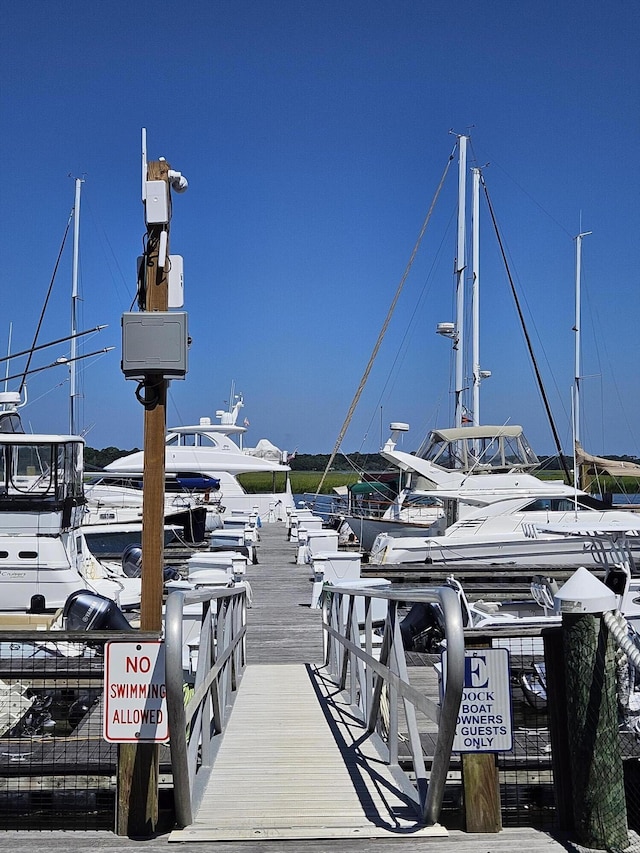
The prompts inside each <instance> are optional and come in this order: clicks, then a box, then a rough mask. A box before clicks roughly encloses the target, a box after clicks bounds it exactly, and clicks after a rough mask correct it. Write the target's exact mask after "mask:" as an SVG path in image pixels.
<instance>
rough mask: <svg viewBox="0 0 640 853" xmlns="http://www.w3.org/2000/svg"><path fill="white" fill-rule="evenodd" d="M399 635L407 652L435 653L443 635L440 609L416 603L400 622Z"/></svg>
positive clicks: (433, 605) (426, 603)
mask: <svg viewBox="0 0 640 853" xmlns="http://www.w3.org/2000/svg"><path fill="white" fill-rule="evenodd" d="M400 634H401V636H402V645H403V646H404V648H405V649H406V650H407V651H427V652H433V651H436V649H437V648H438V646H439V644H440V643H441V642H442V640H443V639H444V635H445V631H444V620H443V618H442V612H441V610H440V608H439V607H438V606H437V605H435V604H431V603H428V602H422V601H417V602H416V603H415V604H414V605H413V606H412V607H411V609H410V610H409V612H408V613H407V615H406V616H405V617H404V619H403V620H402V622H400Z"/></svg>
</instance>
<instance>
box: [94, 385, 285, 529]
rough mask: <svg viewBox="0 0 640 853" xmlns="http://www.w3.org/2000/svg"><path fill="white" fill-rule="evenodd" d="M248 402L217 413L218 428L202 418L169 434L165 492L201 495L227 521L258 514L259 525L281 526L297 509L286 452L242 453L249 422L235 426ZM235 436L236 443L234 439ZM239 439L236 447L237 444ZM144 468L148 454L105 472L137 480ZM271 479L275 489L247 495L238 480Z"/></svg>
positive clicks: (262, 447) (268, 448)
mask: <svg viewBox="0 0 640 853" xmlns="http://www.w3.org/2000/svg"><path fill="white" fill-rule="evenodd" d="M243 405H244V402H243V399H242V396H238V397H237V398H236V400H235V402H234V404H233V405H232V406H231V407H230V409H229V410H228V411H218V412H216V417H217V418H218V422H217V423H214V422H213V421H212V420H211V418H209V417H202V418H200V421H199V423H198V424H195V425H189V426H176V427H171V428H170V429H169V430H168V433H167V437H166V442H165V444H166V449H165V471H166V473H167V475H168V479H167V483H166V487H165V488H166V491H167V492H172V491H177V490H178V489H185V488H186V489H190V488H193V489H199V491H200V494H201V499H202V503H203V505H205V506H207V507H208V508H209V509H210V510H211V511H212V512H216V513H217V512H222V513H223V519H225V518H227V517H230V516H232V515H234V514H245V515H248V514H250V513H252V512H257V513H258V515H259V517H260V521H261V523H265V522H269V521H278V520H280V521H282V520H284V519H285V518H286V512H287V509H288V508H289V509H293V508H294V504H293V495H292V492H291V483H290V480H289V472H290V471H291V469H290V467H289V465H288V464H287V457H288V455H287V453H286V451H282V450H279V449H278V448H277V447H275V446H274V445H273V444H271V442H269V441H267V440H266V439H262V440H261V441H259V442H258V444H257V445H256V447H254V448H244V447H243V436H244V434H245V433H246V431H247V427H248V422H247V421H245V423H244V424H243V425H240V424H238V423H237V420H238V415H239V412H240V409H241V408H242V407H243ZM232 436H233V438H232ZM234 439H236V440H237V442H236V441H235V440H234ZM143 467H144V453H143V452H142V451H138V452H136V453H131V454H129V455H128V456H123V457H122V458H120V459H116V460H115V461H114V462H111V463H110V464H109V465H107V466H106V469H105V470H106V471H107V472H108V473H109V475H110V476H113V475H115V474H121V475H123V476H124V475H138V476H140V475H141V473H142V471H143ZM249 473H261V474H270V475H271V489H270V490H268V491H263V492H251V493H249V492H247V491H245V489H244V488H243V487H242V485H241V484H240V482H239V480H238V475H241V474H249Z"/></svg>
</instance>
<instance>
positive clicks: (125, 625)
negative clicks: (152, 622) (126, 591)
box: [62, 589, 135, 631]
mask: <svg viewBox="0 0 640 853" xmlns="http://www.w3.org/2000/svg"><path fill="white" fill-rule="evenodd" d="M62 617H63V619H64V627H65V629H66V630H67V631H133V630H135V629H134V628H132V627H131V625H130V624H129V622H128V621H127V617H126V616H125V615H124V613H123V612H122V610H120V608H119V607H118V605H117V604H116V603H115V601H112V600H111V599H110V598H107V597H106V596H105V595H98V593H97V592H89V591H88V590H86V589H79V590H77V591H76V592H72V593H71V595H70V596H69V597H68V598H67V600H66V601H65V603H64V608H63V610H62Z"/></svg>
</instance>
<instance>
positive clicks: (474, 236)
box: [471, 167, 481, 426]
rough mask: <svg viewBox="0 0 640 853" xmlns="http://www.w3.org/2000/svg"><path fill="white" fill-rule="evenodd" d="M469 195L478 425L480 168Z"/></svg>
mask: <svg viewBox="0 0 640 853" xmlns="http://www.w3.org/2000/svg"><path fill="white" fill-rule="evenodd" d="M472 172H473V186H472V195H471V209H472V213H471V226H472V227H471V250H472V260H471V266H472V271H473V279H472V286H471V287H472V289H471V311H472V318H473V321H472V329H473V331H472V336H473V340H472V342H471V343H472V356H473V425H474V426H479V425H480V381H481V379H480V169H478V168H477V167H476V168H474V169H472Z"/></svg>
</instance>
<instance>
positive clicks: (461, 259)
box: [454, 136, 469, 427]
mask: <svg viewBox="0 0 640 853" xmlns="http://www.w3.org/2000/svg"><path fill="white" fill-rule="evenodd" d="M468 139H469V137H467V136H460V137H459V140H458V141H459V144H460V148H459V152H458V245H457V249H456V271H455V272H456V337H455V345H454V349H455V351H456V365H455V367H456V388H455V413H454V425H455V426H456V427H460V426H462V408H463V407H462V391H463V388H464V340H463V336H464V271H465V266H466V264H465V219H466V216H465V214H466V193H467V142H468Z"/></svg>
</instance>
